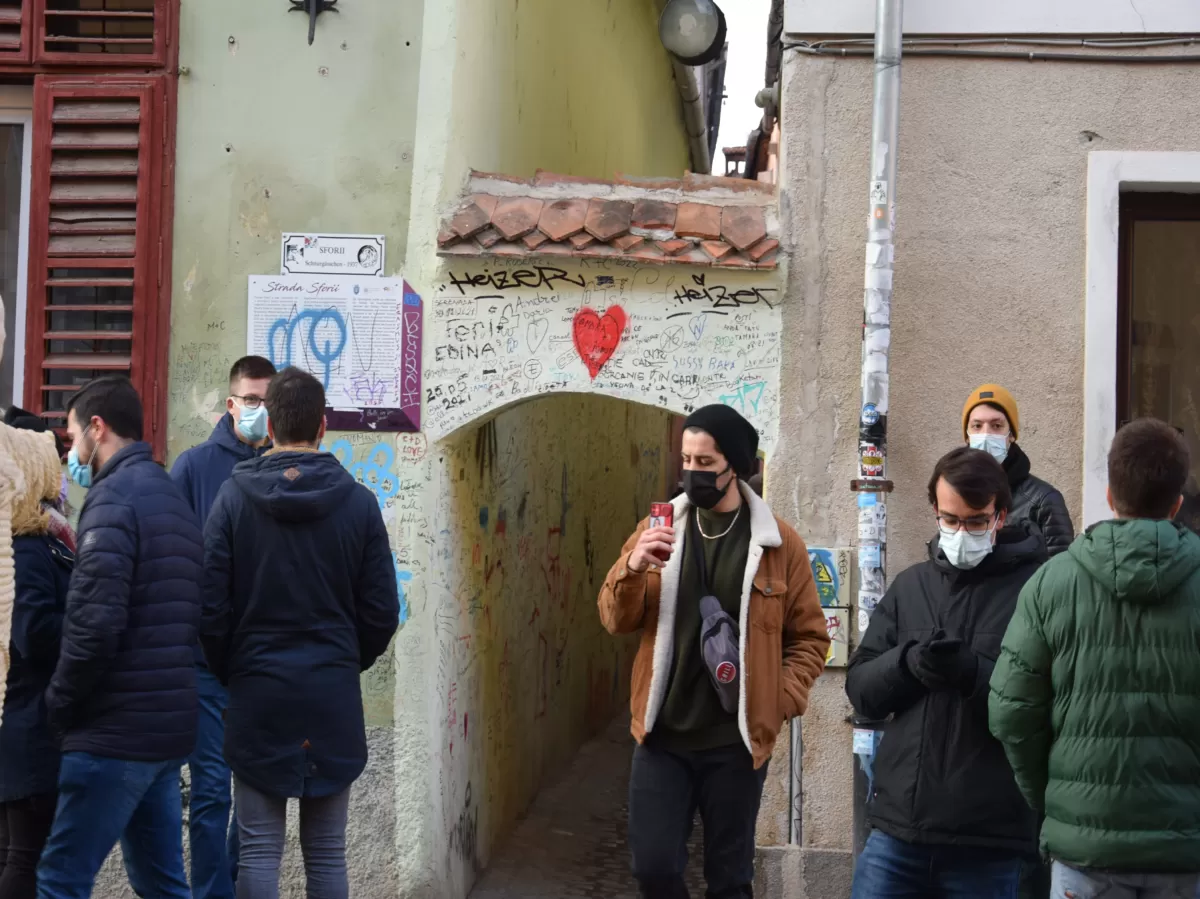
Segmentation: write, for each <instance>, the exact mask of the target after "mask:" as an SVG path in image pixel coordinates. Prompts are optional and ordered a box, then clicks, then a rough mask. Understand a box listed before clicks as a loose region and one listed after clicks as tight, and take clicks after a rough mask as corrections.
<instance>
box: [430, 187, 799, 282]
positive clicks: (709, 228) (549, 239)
mask: <svg viewBox="0 0 1200 899" xmlns="http://www.w3.org/2000/svg"><path fill="white" fill-rule="evenodd" d="M747 185H750V186H749V187H748V186H747ZM693 197H694V199H693ZM773 197H774V193H773V189H772V188H771V187H770V185H756V184H755V183H754V182H748V181H745V180H744V179H738V178H715V177H711V176H707V175H691V174H689V175H688V176H687V177H686V178H684V179H683V180H682V181H680V180H674V179H655V178H630V177H627V176H618V177H617V179H616V181H598V180H596V179H594V178H579V177H575V176H571V175H554V174H551V173H549V172H543V171H539V172H538V173H537V175H536V176H535V177H534V178H532V179H522V178H512V177H508V176H505V175H494V174H486V173H481V172H473V173H472V179H471V185H470V188H469V193H468V195H467V196H466V197H465V199H464V200H463V202H462V204H461V205H460V206H459V208H458V209H456V210H455V211H454V213H453V214H452V215H451V216H450V217H449V218H448V219H447V220H446V221H445V222H444V223H443V225H442V228H441V229H440V231H439V233H438V237H437V243H438V252H439V253H440V254H443V255H446V256H490V255H495V256H506V257H513V256H516V257H520V256H578V257H583V258H603V257H609V256H619V255H624V256H626V257H627V258H630V259H636V260H639V261H642V262H648V263H661V264H686V265H698V266H714V265H715V266H720V267H722V268H748V269H760V268H765V269H770V268H775V267H776V265H777V264H778V262H777V257H778V250H779V240H778V235H777V234H773V233H771V232H772V229H773V228H775V227H777V221H778V216H777V214H776V213H775V212H774V206H773V203H772V200H773ZM700 200H702V201H703V202H699V201H700Z"/></svg>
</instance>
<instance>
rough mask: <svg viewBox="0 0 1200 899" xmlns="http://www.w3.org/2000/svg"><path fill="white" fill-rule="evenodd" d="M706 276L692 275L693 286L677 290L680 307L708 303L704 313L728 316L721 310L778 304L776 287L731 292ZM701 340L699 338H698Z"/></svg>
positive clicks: (772, 306)
mask: <svg viewBox="0 0 1200 899" xmlns="http://www.w3.org/2000/svg"><path fill="white" fill-rule="evenodd" d="M706 277H707V276H705V275H692V284H691V285H690V286H689V285H687V284H684V285H681V286H680V287H678V288H676V290H675V302H676V303H678V304H679V305H681V306H682V305H684V304H688V305H690V304H692V303H708V304H709V308H708V309H705V310H703V313H705V314H708V313H715V314H717V315H728V314H729V313H728V312H723V311H721V310H727V309H740V308H741V307H742V306H754V305H757V304H759V303H762V304H763V305H765V306H766V307H767V308H768V309H773V308H775V303H776V302H777V300H776V298H775V295H776V294H777V293H779V290H778V289H777V288H774V287H744V288H742V289H740V290H731V289H730V288H728V287H726V286H725V285H723V284H712V285H710V284H707V283H706ZM691 314H692V313H690V312H676V313H674V314H673V315H670V316H668V318H677V317H679V316H684V315H691ZM697 339H699V338H697Z"/></svg>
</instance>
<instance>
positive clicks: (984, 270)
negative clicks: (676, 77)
mask: <svg viewBox="0 0 1200 899" xmlns="http://www.w3.org/2000/svg"><path fill="white" fill-rule="evenodd" d="M905 7H906V9H905V39H906V42H907V43H906V46H905V59H904V62H903V63H902V87H901V98H902V99H901V113H900V141H899V147H898V148H895V151H896V152H898V154H899V155H898V164H899V174H898V181H897V184H895V185H893V195H892V196H893V200H894V202H895V210H896V222H897V225H896V258H895V294H894V297H893V301H892V307H891V320H892V324H891V371H890V391H889V396H890V409H889V410H888V416H889V417H888V423H889V429H888V436H889V439H888V466H889V467H888V476H889V478H890V479H891V480H892V481H894V482H895V492H894V493H892V494H891V496H890V498H889V503H888V508H889V513H890V514H889V535H888V541H887V552H888V566H889V569H890V571H891V572H892V573H893V574H895V573H896V572H898V571H900V570H901V569H902V568H904V567H905V566H907V565H910V564H912V563H914V562H916V561H918V560H919V559H920V558H921V557H922V554H923V553H924V545H925V542H926V541H927V540H928V539H929V537H930V536H931V535H932V533H933V528H934V521H933V517H932V514H931V512H930V510H929V507H928V503H927V500H926V495H925V484H926V481H927V479H928V476H929V472H930V471H931V470H932V467H933V464H934V462H935V461H936V459H937V458H938V457H939V456H940V455H941V454H942V453H944V452H945V451H947V450H948V449H950V448H952V447H953V446H954V445H956V444H957V443H959V442H960V441H961V439H962V433H961V420H960V413H961V408H962V402H963V400H964V398H965V397H966V396H967V395H968V393H969V391H970V390H971V389H972V388H973V387H974V386H976V385H977V384H979V383H984V382H998V383H1001V384H1003V385H1004V386H1006V387H1007V388H1009V389H1010V390H1011V391H1012V392H1013V394H1014V395H1015V396H1016V398H1017V400H1018V402H1019V404H1020V409H1021V425H1022V428H1021V437H1020V440H1021V444H1022V446H1023V447H1024V448H1025V450H1026V451H1027V452H1028V454H1029V455H1030V457H1031V459H1032V461H1033V470H1034V473H1035V474H1036V475H1038V476H1039V477H1042V478H1044V479H1046V480H1048V481H1050V482H1051V483H1053V484H1054V485H1056V486H1057V487H1058V488H1059V489H1060V490H1061V491H1062V492H1063V494H1064V496H1065V497H1066V500H1067V504H1068V507H1069V508H1070V510H1071V512H1072V514H1073V516H1074V518H1075V520H1076V525H1077V527H1082V526H1086V525H1088V524H1091V523H1093V522H1095V521H1097V520H1100V519H1102V518H1104V517H1106V515H1107V505H1106V503H1105V486H1106V484H1105V481H1106V473H1105V456H1106V453H1107V449H1108V445H1109V442H1110V441H1111V439H1112V436H1113V434H1114V432H1115V430H1116V428H1117V427H1118V425H1119V424H1120V423H1121V422H1122V421H1125V420H1128V419H1131V418H1134V417H1137V416H1140V415H1155V416H1157V417H1160V418H1163V419H1165V420H1167V421H1169V422H1171V423H1172V424H1174V425H1176V426H1177V427H1179V428H1181V429H1182V430H1183V432H1184V433H1185V434H1186V435H1187V439H1188V441H1189V443H1190V444H1191V446H1192V449H1193V452H1196V451H1200V420H1198V419H1197V407H1196V404H1195V402H1194V397H1195V394H1194V391H1195V390H1196V389H1197V387H1200V384H1197V382H1196V377H1195V367H1194V366H1192V365H1190V364H1189V363H1188V362H1187V359H1188V358H1189V347H1191V346H1194V345H1195V344H1196V341H1197V340H1198V339H1200V332H1197V330H1196V327H1197V325H1196V321H1195V312H1194V303H1193V301H1192V297H1193V296H1194V292H1195V285H1196V284H1197V277H1198V271H1197V268H1196V263H1195V259H1196V257H1197V254H1196V250H1197V249H1198V248H1200V230H1198V226H1197V224H1196V221H1197V217H1198V215H1200V205H1198V203H1197V197H1198V196H1200V193H1198V192H1200V155H1198V153H1197V151H1200V137H1198V136H1197V128H1196V125H1197V117H1196V114H1195V112H1194V110H1193V109H1192V108H1191V107H1190V105H1189V102H1188V100H1187V97H1188V96H1189V95H1190V90H1191V86H1192V85H1194V84H1195V83H1196V81H1197V78H1198V77H1200V67H1198V64H1200V59H1198V58H1197V57H1196V54H1195V53H1194V48H1193V45H1192V44H1191V43H1189V41H1190V40H1191V39H1192V38H1194V37H1195V35H1196V34H1197V33H1200V11H1198V10H1197V8H1196V7H1195V6H1194V4H1189V3H1182V2H1170V0H1162V2H1156V3H1136V4H1130V3H1125V2H1062V3H1054V4H1046V3H1038V2H1032V0H1031V2H1028V3H1026V2H1018V3H1009V4H1004V5H1000V6H989V7H987V8H986V9H985V8H984V7H982V6H979V5H977V4H959V3H952V2H942V0H910V2H908V3H906V4H905ZM873 31H874V3H871V2H868V0H854V2H846V3H840V4H827V3H820V2H815V0H786V22H785V37H784V43H785V47H789V49H786V50H785V51H784V65H783V75H782V102H781V111H780V118H781V122H782V136H783V141H782V153H783V160H782V163H781V178H780V180H781V192H782V200H781V204H782V210H783V214H782V218H783V226H782V227H783V231H784V234H785V238H784V244H785V248H786V267H787V276H786V295H787V303H788V310H789V314H788V315H786V316H785V318H784V333H783V341H784V348H785V352H784V362H783V383H784V385H786V387H785V395H784V398H783V413H782V420H781V428H780V440H779V445H778V448H777V452H776V459H775V465H774V466H773V471H772V482H773V483H772V489H774V490H776V492H773V493H772V494H771V496H770V498H771V500H772V501H773V503H774V504H775V505H776V508H777V509H779V510H780V511H781V513H782V514H783V515H784V516H785V517H787V518H789V520H792V521H793V522H795V523H796V524H797V527H798V528H799V530H800V531H801V533H803V534H805V535H806V536H808V537H809V538H810V539H811V540H813V541H814V542H817V543H823V544H826V545H831V546H852V545H853V544H854V542H855V538H856V536H857V509H856V507H855V503H854V496H853V494H852V493H851V492H850V490H849V483H850V480H851V479H852V478H854V477H856V476H857V474H858V461H859V460H858V458H857V453H858V430H859V424H858V423H859V418H860V408H859V407H860V405H861V387H860V382H861V379H860V369H861V344H862V321H863V311H862V309H863V306H862V292H863V276H862V271H863V263H864V249H863V247H864V242H865V237H866V227H865V225H866V214H867V209H868V206H867V202H866V195H867V191H868V183H869V177H868V176H869V171H868V169H869V165H868V163H869V150H870V140H871V108H872V71H873V66H872V62H871V59H870V52H871V49H870V44H871V38H872V34H873ZM951 36H955V37H959V38H961V37H963V36H968V37H970V38H971V40H972V43H970V44H966V43H955V42H954V41H952V40H949V39H948V38H949V37H951ZM830 41H834V42H837V43H832V44H831V43H829V42H830ZM1064 41H1068V43H1064ZM1117 43H1121V44H1125V46H1117ZM843 50H846V51H847V52H846V54H845V55H843V54H842V51H843ZM934 50H936V51H937V53H936V55H935V54H933V53H928V52H923V51H934ZM855 54H860V55H855ZM1062 56H1067V57H1068V58H1066V59H1063V58H1060V57H1062ZM1088 56H1092V57H1094V58H1090V59H1089V58H1086V57H1088ZM781 483H782V486H780V485H781ZM1192 489H1194V484H1193V488H1192ZM857 618H858V616H857V615H855V616H852V619H854V620H857ZM850 713H851V709H850V707H849V704H848V703H847V701H846V698H845V695H844V677H843V676H842V675H841V674H840V673H839V672H829V673H827V674H826V676H825V677H823V678H822V679H821V681H820V682H819V683H818V685H817V689H816V690H815V691H814V696H813V705H812V709H811V710H810V713H809V715H808V716H807V717H806V718H805V719H804V722H803V789H802V809H801V811H800V814H801V817H802V820H803V825H802V827H801V829H800V832H801V834H802V841H801V842H802V851H801V856H802V860H803V866H802V872H803V874H802V881H803V883H802V888H803V889H804V892H802V893H800V895H807V896H809V897H818V896H819V897H838V899H841V897H845V896H847V895H848V894H849V881H850V874H851V871H852V866H853V859H854V854H855V849H856V844H857V842H858V840H860V839H861V836H862V832H861V823H862V821H861V797H860V799H859V800H857V801H851V796H853V795H854V791H855V785H854V782H855V767H856V764H857V763H856V760H855V756H854V754H853V753H854V746H855V742H854V740H853V735H852V727H851V725H850V724H849V723H848V716H849V715H850Z"/></svg>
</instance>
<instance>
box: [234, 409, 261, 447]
mask: <svg viewBox="0 0 1200 899" xmlns="http://www.w3.org/2000/svg"><path fill="white" fill-rule="evenodd" d="M237 429H238V433H239V434H241V435H242V436H243V437H244V438H245V439H246V440H248V441H249V442H250V443H261V442H262V441H264V440H266V439H267V407H266V406H259V407H258V408H257V409H247V408H246V407H245V406H238V418H237Z"/></svg>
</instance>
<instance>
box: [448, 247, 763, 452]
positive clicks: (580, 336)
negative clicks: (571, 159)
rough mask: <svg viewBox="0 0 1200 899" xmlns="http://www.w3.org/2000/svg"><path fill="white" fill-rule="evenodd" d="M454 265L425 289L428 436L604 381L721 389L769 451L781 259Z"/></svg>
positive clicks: (696, 393)
mask: <svg viewBox="0 0 1200 899" xmlns="http://www.w3.org/2000/svg"><path fill="white" fill-rule="evenodd" d="M505 262H506V260H502V259H489V260H488V261H487V262H486V263H484V262H474V263H458V264H452V265H450V266H449V268H448V271H447V276H446V279H445V280H444V281H443V282H442V283H441V284H440V285H439V286H438V288H437V291H436V293H435V294H434V295H433V296H432V297H430V298H429V302H428V304H427V306H428V308H427V311H426V325H425V400H426V402H425V410H424V415H425V420H424V426H425V429H426V432H427V433H428V434H429V435H430V439H437V438H440V437H442V436H444V435H446V434H449V433H451V432H453V431H454V430H455V429H456V428H459V427H461V426H462V425H464V424H465V423H467V422H469V421H471V420H473V419H474V418H477V417H478V416H480V415H484V414H488V413H490V412H491V411H494V410H495V409H497V408H501V407H503V406H505V405H507V404H509V403H512V402H515V401H518V400H522V399H527V398H530V397H536V396H544V395H546V394H549V393H557V392H578V393H585V392H586V393H592V394H597V393H598V394H604V395H606V396H612V397H617V398H619V399H628V400H633V401H635V402H640V403H645V404H648V405H652V406H658V407H660V408H664V409H670V410H671V411H673V412H676V413H678V414H681V415H686V414H687V413H688V412H691V411H692V410H693V409H695V408H697V407H699V406H703V405H705V404H708V403H726V404H727V405H730V406H733V407H734V408H736V409H737V410H738V411H739V412H742V413H743V414H744V415H745V416H746V417H747V418H749V419H750V420H751V421H752V422H754V424H755V426H756V427H757V428H758V430H759V434H760V438H761V445H762V448H763V449H764V450H765V451H767V452H769V451H770V450H771V448H772V447H773V446H774V444H775V440H776V436H777V434H778V427H779V361H780V357H779V337H780V331H781V320H780V312H779V299H780V293H779V289H778V284H777V280H776V278H775V276H774V275H773V273H744V272H730V271H723V270H722V271H715V270H705V269H692V268H685V267H674V266H672V267H663V266H645V265H639V264H637V263H636V262H633V261H632V260H624V259H604V260H596V261H594V262H592V261H586V260H585V261H581V262H563V263H562V264H558V263H556V262H555V263H546V264H532V263H530V262H529V261H527V260H519V261H518V260H513V264H511V265H505Z"/></svg>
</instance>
